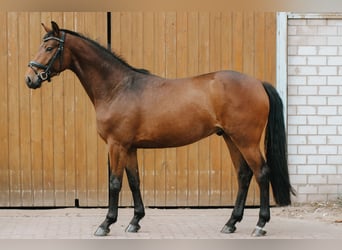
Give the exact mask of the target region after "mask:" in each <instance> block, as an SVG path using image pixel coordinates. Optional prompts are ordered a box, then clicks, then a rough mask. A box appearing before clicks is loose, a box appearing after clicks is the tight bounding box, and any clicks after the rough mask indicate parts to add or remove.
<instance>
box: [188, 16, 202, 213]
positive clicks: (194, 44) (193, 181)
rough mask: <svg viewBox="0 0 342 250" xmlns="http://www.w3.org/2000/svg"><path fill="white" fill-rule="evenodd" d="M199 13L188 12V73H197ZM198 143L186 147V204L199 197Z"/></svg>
mask: <svg viewBox="0 0 342 250" xmlns="http://www.w3.org/2000/svg"><path fill="white" fill-rule="evenodd" d="M198 18H199V14H198V12H190V13H189V14H188V51H187V54H188V75H189V76H193V75H197V74H198V68H199V59H198V57H199V41H198V40H199V38H198V37H199V22H198ZM198 145H199V144H198V143H193V144H191V145H189V147H188V198H187V200H188V201H187V205H188V206H198V205H199V204H198V197H199V181H198V176H199V169H198V165H199V160H198V157H199V150H198V148H199V147H198Z"/></svg>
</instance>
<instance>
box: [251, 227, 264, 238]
mask: <svg viewBox="0 0 342 250" xmlns="http://www.w3.org/2000/svg"><path fill="white" fill-rule="evenodd" d="M265 234H266V231H265V230H264V229H263V228H261V227H258V226H257V227H255V229H254V230H253V232H252V236H253V237H260V236H265Z"/></svg>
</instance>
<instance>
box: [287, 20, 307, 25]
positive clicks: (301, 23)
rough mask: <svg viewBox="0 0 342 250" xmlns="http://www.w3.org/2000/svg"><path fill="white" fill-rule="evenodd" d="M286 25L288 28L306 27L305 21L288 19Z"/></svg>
mask: <svg viewBox="0 0 342 250" xmlns="http://www.w3.org/2000/svg"><path fill="white" fill-rule="evenodd" d="M287 23H288V26H299V25H306V20H305V19H289V20H288V21H287Z"/></svg>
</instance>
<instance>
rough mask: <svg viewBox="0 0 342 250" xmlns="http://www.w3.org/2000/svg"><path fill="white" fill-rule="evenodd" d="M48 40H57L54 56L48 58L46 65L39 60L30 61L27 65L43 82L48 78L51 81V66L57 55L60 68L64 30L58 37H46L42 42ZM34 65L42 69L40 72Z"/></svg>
mask: <svg viewBox="0 0 342 250" xmlns="http://www.w3.org/2000/svg"><path fill="white" fill-rule="evenodd" d="M49 40H56V41H58V42H59V45H58V49H57V51H56V53H55V54H54V56H53V57H52V58H51V59H50V60H49V62H48V63H47V65H43V64H41V63H39V62H35V61H30V62H29V64H28V66H29V67H30V68H31V69H32V70H33V71H34V72H35V73H36V75H37V77H38V79H39V80H40V81H41V82H43V81H45V80H48V81H49V82H50V81H51V70H50V69H51V67H52V65H53V64H54V63H55V61H56V60H57V58H58V57H59V60H60V63H59V65H60V66H59V67H60V69H62V63H63V50H64V41H65V32H62V37H61V38H58V37H54V36H51V37H47V38H45V39H44V40H43V42H46V41H49ZM34 67H36V68H38V69H42V70H43V71H42V72H38V71H37V70H36V69H35V68H34Z"/></svg>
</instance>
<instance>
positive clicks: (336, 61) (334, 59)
mask: <svg viewBox="0 0 342 250" xmlns="http://www.w3.org/2000/svg"><path fill="white" fill-rule="evenodd" d="M341 64H342V57H340V56H329V57H328V65H341Z"/></svg>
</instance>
